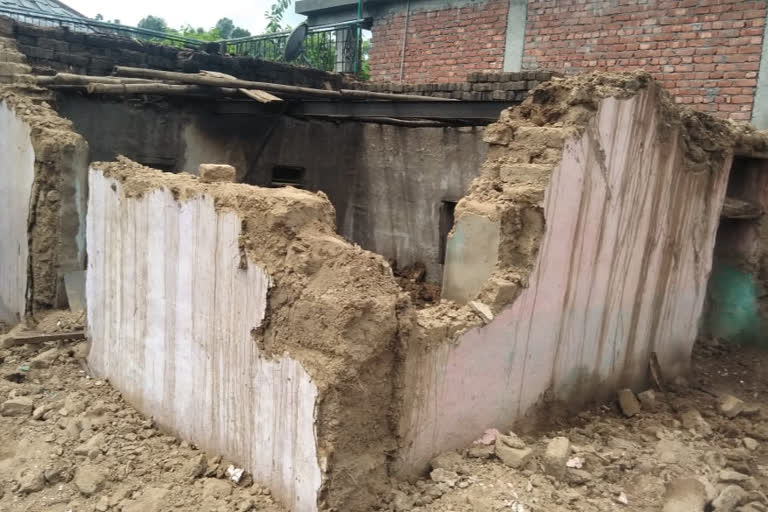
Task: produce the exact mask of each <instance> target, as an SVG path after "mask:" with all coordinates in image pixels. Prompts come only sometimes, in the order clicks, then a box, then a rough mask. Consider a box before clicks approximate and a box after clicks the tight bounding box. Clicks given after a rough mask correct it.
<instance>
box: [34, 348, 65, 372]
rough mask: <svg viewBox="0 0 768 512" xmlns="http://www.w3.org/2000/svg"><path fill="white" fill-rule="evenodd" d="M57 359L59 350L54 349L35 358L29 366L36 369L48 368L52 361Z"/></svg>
mask: <svg viewBox="0 0 768 512" xmlns="http://www.w3.org/2000/svg"><path fill="white" fill-rule="evenodd" d="M57 357H59V349H57V348H55V347H54V348H52V349H49V350H46V351H45V352H43V353H41V354H38V355H37V356H35V357H34V358H33V359H32V361H30V363H29V366H30V367H32V368H38V369H39V368H48V367H49V366H51V364H53V362H54V361H56V358H57Z"/></svg>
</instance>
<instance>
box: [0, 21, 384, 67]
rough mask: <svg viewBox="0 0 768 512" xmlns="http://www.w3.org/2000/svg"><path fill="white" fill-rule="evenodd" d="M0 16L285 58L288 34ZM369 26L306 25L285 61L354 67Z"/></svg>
mask: <svg viewBox="0 0 768 512" xmlns="http://www.w3.org/2000/svg"><path fill="white" fill-rule="evenodd" d="M0 16H7V17H9V18H12V19H14V20H16V21H19V22H21V23H27V24H31V25H37V26H41V27H49V28H51V27H53V28H55V27H58V28H67V29H69V30H72V31H78V32H87V33H91V34H103V35H107V36H113V37H127V38H130V39H139V40H144V41H148V42H152V43H157V44H166V45H171V46H177V47H184V48H191V49H196V50H200V49H203V48H205V49H207V50H209V51H210V49H211V47H215V46H216V45H218V49H219V52H220V53H222V54H226V55H234V56H241V57H253V58H257V59H263V60H269V61H276V62H285V58H284V54H285V44H286V42H287V41H288V36H289V35H290V32H275V33H270V34H261V35H256V36H248V37H242V38H238V39H227V40H220V41H214V42H211V41H201V40H199V39H193V38H190V37H184V36H180V35H176V34H172V33H166V32H157V31H155V30H148V29H144V28H137V27H130V26H127V25H120V24H116V23H108V22H104V21H98V20H92V19H89V18H80V17H75V16H65V15H52V14H46V13H42V12H39V11H33V10H29V9H23V8H17V7H6V6H0ZM369 27H370V20H362V19H359V20H353V21H348V22H344V23H338V24H334V25H322V26H315V27H309V29H308V31H307V37H306V39H304V42H303V45H302V50H301V52H299V55H298V57H297V58H296V59H294V60H293V61H291V64H295V65H299V66H306V67H311V68H315V69H321V70H323V71H336V72H346V73H359V72H360V70H361V65H362V36H361V34H362V29H364V28H369Z"/></svg>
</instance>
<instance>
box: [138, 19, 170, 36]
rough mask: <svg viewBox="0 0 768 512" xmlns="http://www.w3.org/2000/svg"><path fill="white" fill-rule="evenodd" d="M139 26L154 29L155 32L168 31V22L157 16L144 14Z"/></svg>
mask: <svg viewBox="0 0 768 512" xmlns="http://www.w3.org/2000/svg"><path fill="white" fill-rule="evenodd" d="M138 27H139V28H143V29H146V30H154V31H155V32H168V24H167V23H166V22H165V20H164V19H163V18H160V17H159V16H146V17H144V18H142V19H141V21H139V24H138Z"/></svg>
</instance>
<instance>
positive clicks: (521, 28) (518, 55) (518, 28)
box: [504, 0, 528, 71]
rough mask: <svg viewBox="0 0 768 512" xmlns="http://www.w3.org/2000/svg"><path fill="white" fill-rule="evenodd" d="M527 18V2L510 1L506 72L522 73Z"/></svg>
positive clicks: (522, 0) (505, 57) (520, 0)
mask: <svg viewBox="0 0 768 512" xmlns="http://www.w3.org/2000/svg"><path fill="white" fill-rule="evenodd" d="M527 17H528V1H527V0H509V13H507V38H506V41H505V43H504V71H520V70H521V69H522V66H523V49H524V46H525V22H526V20H527Z"/></svg>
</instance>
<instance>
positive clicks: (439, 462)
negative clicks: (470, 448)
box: [429, 451, 465, 473]
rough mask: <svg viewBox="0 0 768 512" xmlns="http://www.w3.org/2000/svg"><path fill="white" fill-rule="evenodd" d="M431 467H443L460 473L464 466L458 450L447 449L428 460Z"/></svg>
mask: <svg viewBox="0 0 768 512" xmlns="http://www.w3.org/2000/svg"><path fill="white" fill-rule="evenodd" d="M429 464H430V466H432V469H445V470H447V471H454V472H456V473H461V472H462V469H463V467H464V464H465V462H464V457H462V456H461V455H459V453H458V452H455V451H449V452H443V453H441V454H440V455H438V456H437V457H435V458H434V459H432V460H431V461H430V463H429Z"/></svg>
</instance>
